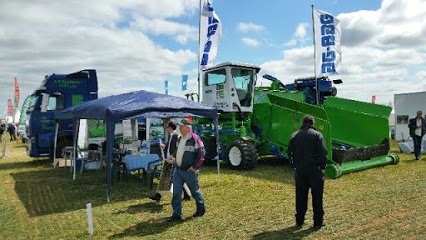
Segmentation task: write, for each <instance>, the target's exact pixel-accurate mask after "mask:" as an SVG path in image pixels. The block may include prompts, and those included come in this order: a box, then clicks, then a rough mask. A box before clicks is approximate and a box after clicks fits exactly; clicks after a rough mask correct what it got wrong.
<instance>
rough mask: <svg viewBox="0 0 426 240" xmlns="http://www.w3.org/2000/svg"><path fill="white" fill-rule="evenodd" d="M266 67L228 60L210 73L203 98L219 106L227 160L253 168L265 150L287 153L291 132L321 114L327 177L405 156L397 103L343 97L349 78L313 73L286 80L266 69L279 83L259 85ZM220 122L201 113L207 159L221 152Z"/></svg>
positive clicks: (204, 77) (234, 165)
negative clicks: (398, 138) (393, 139)
mask: <svg viewBox="0 0 426 240" xmlns="http://www.w3.org/2000/svg"><path fill="white" fill-rule="evenodd" d="M259 70H260V67H258V66H255V65H249V64H241V63H223V64H219V65H216V66H214V67H211V68H208V69H205V70H204V71H203V74H202V103H205V104H209V105H213V106H215V107H217V108H218V110H219V113H220V115H219V134H220V149H222V150H223V151H221V152H220V153H219V158H220V159H224V160H225V161H227V162H229V164H230V166H231V168H233V169H239V170H248V169H253V168H254V167H255V164H256V162H257V160H258V157H259V156H267V155H275V156H278V157H282V158H286V157H287V147H288V142H289V140H290V137H291V135H292V133H293V132H295V131H297V130H298V129H299V128H300V125H301V122H302V119H303V117H304V116H305V115H306V114H310V115H312V116H314V117H315V121H316V124H315V126H316V128H317V130H319V131H320V132H321V133H322V134H323V135H324V138H325V140H326V144H327V149H328V164H327V167H326V171H325V175H326V176H327V177H330V178H337V177H339V176H340V175H342V174H345V173H350V172H354V171H359V170H363V169H367V168H372V167H377V166H383V165H387V164H392V163H394V164H396V163H397V162H398V157H397V155H393V154H388V152H389V148H390V146H389V125H388V117H389V114H390V112H391V108H390V107H387V106H382V105H377V104H370V103H365V102H360V101H355V100H350V99H344V98H338V97H336V94H337V90H336V88H335V87H333V83H334V84H338V83H341V82H342V81H341V80H333V81H331V80H329V79H328V78H326V77H324V78H319V79H317V80H318V83H316V81H315V79H314V78H305V79H296V80H294V82H293V83H290V84H283V83H282V82H281V81H279V80H278V79H276V78H274V77H272V76H270V75H264V76H263V77H264V78H265V79H268V80H270V81H272V82H271V85H270V86H268V87H256V80H257V74H258V72H259ZM316 86H318V87H317V88H318V95H319V97H318V102H317V100H316V99H317V97H316V94H317V90H316ZM212 128H213V123H212V122H211V120H209V119H198V124H197V131H198V133H199V134H200V135H201V136H202V138H203V139H204V144H205V146H206V152H207V153H206V160H207V161H209V160H212V159H213V158H214V157H215V156H216V155H217V153H216V149H217V147H216V143H215V140H214V136H213V134H214V131H213V129H212Z"/></svg>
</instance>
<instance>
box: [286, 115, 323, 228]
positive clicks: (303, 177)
mask: <svg viewBox="0 0 426 240" xmlns="http://www.w3.org/2000/svg"><path fill="white" fill-rule="evenodd" d="M314 123H315V120H314V118H313V117H312V116H310V115H306V116H305V117H304V118H303V122H302V127H301V129H300V130H299V131H297V132H295V133H293V135H292V137H291V139H290V142H289V145H288V156H289V159H290V162H291V164H292V166H293V168H294V170H295V175H296V176H295V180H296V226H298V227H301V226H302V225H303V223H304V221H305V214H306V210H307V207H308V192H309V188H311V194H312V205H313V211H314V227H315V228H318V229H319V228H321V227H322V226H323V218H324V209H323V204H322V199H323V191H324V177H323V173H324V169H325V166H326V164H327V147H326V146H325V142H324V137H323V136H322V134H321V133H320V132H318V131H317V130H315V129H314V127H313V126H314Z"/></svg>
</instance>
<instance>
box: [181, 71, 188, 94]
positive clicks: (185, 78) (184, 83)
mask: <svg viewBox="0 0 426 240" xmlns="http://www.w3.org/2000/svg"><path fill="white" fill-rule="evenodd" d="M187 85H188V75H186V74H185V75H182V91H185V90H187V89H188V87H187Z"/></svg>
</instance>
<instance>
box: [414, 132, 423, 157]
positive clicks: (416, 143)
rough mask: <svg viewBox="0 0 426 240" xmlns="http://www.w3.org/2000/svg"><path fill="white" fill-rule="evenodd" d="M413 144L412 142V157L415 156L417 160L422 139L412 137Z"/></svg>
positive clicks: (415, 136)
mask: <svg viewBox="0 0 426 240" xmlns="http://www.w3.org/2000/svg"><path fill="white" fill-rule="evenodd" d="M413 142H414V155H416V158H419V157H420V153H421V150H422V137H420V136H417V135H414V136H413Z"/></svg>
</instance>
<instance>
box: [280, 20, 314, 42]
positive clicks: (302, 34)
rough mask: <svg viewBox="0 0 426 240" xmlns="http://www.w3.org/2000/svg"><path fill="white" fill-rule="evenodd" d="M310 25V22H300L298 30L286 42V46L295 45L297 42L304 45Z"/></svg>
mask: <svg viewBox="0 0 426 240" xmlns="http://www.w3.org/2000/svg"><path fill="white" fill-rule="evenodd" d="M308 27H309V24H308V23H300V24H299V25H297V28H296V31H295V32H294V33H293V37H292V39H291V40H290V41H288V42H287V43H285V44H284V45H285V46H288V47H294V46H296V45H297V44H300V45H301V46H304V45H305V44H306V41H307V39H306V32H307V29H308Z"/></svg>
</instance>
